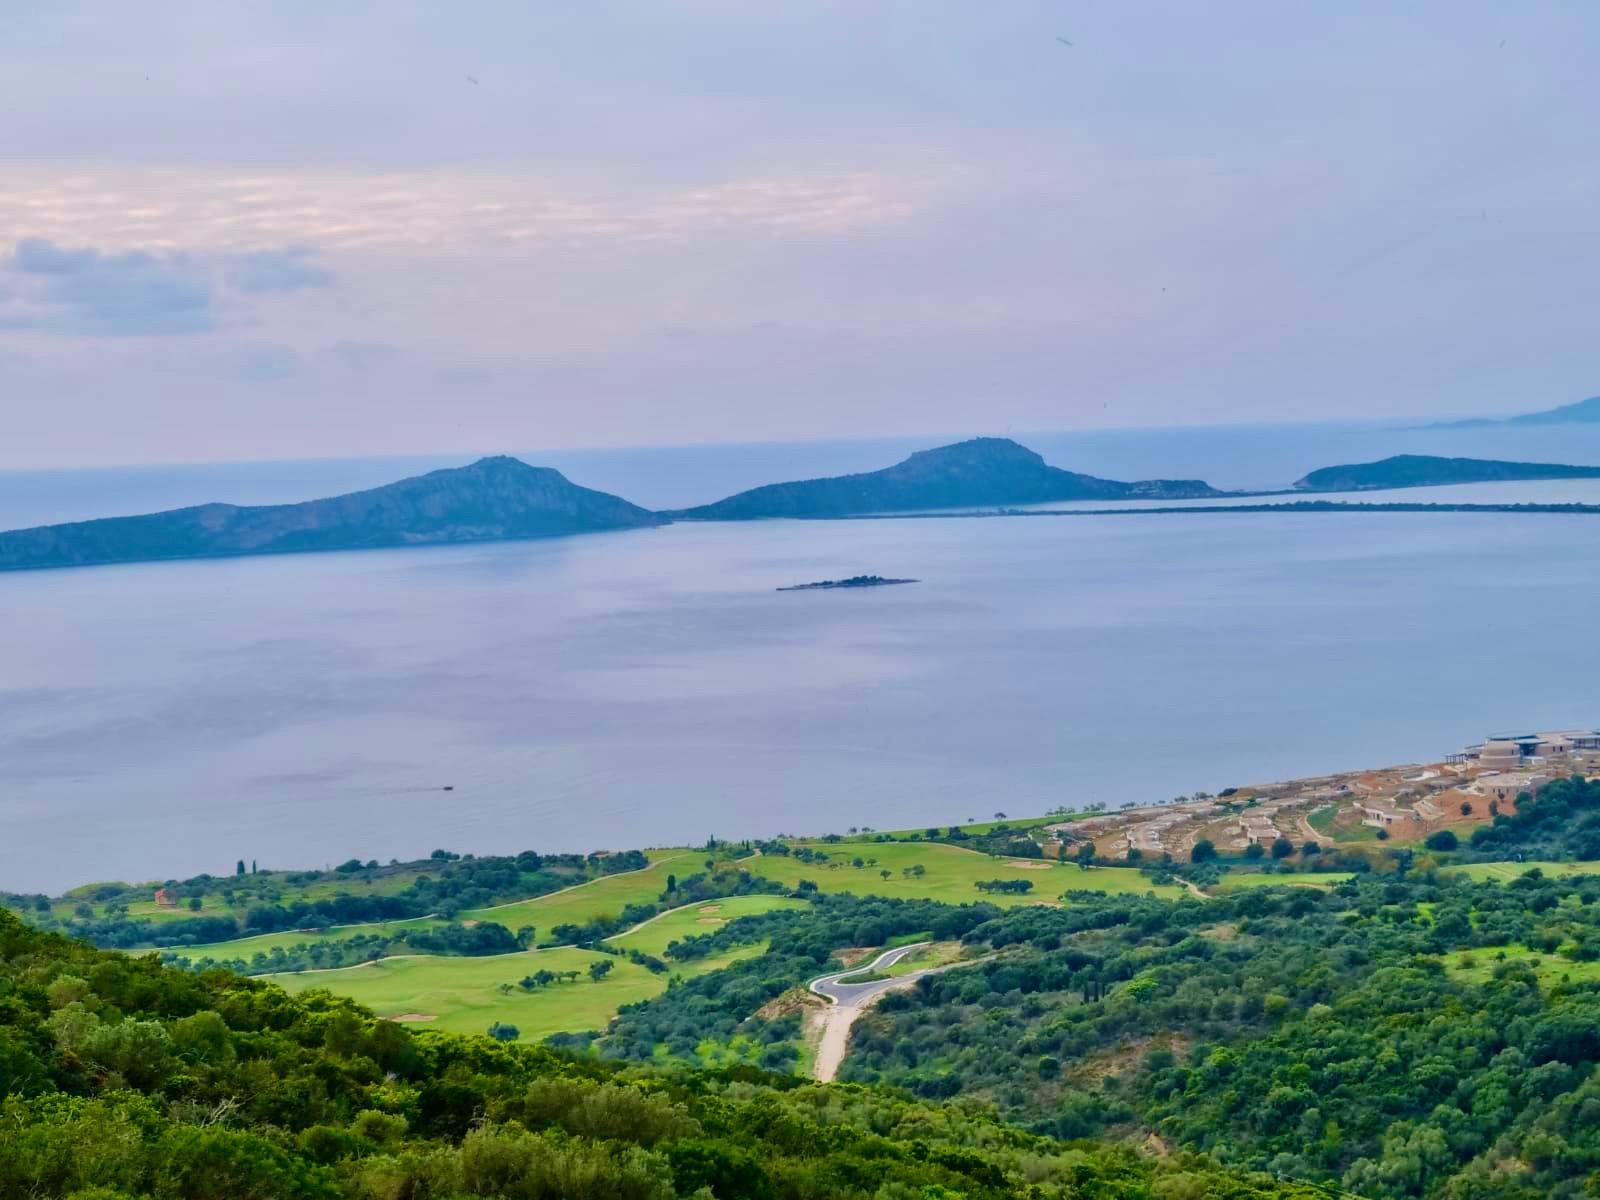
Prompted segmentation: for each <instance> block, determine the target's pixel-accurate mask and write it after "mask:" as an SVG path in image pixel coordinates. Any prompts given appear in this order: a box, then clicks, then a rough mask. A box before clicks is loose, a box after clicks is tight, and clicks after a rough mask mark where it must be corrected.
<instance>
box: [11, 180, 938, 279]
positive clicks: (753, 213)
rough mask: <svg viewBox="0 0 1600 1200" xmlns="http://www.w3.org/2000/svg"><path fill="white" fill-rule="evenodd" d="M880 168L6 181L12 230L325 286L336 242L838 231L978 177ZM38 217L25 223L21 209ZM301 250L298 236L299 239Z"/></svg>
mask: <svg viewBox="0 0 1600 1200" xmlns="http://www.w3.org/2000/svg"><path fill="white" fill-rule="evenodd" d="M882 158H883V155H882V153H881V151H880V152H878V153H877V155H876V159H877V161H875V162H874V163H873V164H872V165H871V166H870V167H866V166H862V167H858V168H857V169H850V168H849V167H848V166H845V167H844V168H842V169H841V168H840V167H839V166H837V165H829V166H820V167H816V168H814V169H811V170H806V169H805V168H804V167H797V166H790V167H787V168H786V169H784V170H781V171H778V170H761V169H751V168H745V169H740V170H732V171H730V170H720V171H716V172H712V173H708V174H706V175H703V176H701V177H699V178H697V179H696V178H691V179H689V180H676V179H654V180H653V179H649V178H640V177H638V176H637V174H636V173H634V172H630V171H625V170H620V169H615V170H611V171H600V172H593V171H578V170H574V169H570V168H568V169H562V168H560V167H552V168H548V169H545V170H542V171H535V170H529V171H522V172H517V171H502V172H489V171H481V170H455V171H446V172H430V173H428V174H417V173H383V174H360V173H351V172H343V173H323V172H313V171H306V172H300V173H295V174H263V175H240V174H238V173H235V172H231V171H225V170H221V169H218V168H206V167H188V168H183V169H179V170H155V169H140V168H100V169H96V170H95V171H93V172H89V173H85V174H83V175H79V176H74V177H72V178H70V179H67V180H63V179H62V178H61V173H60V172H59V170H49V171H41V170H39V169H38V168H34V167H28V166H17V167H13V168H11V169H8V171H7V172H6V175H5V177H4V178H3V179H0V238H8V237H16V236H20V235H22V234H40V235H43V236H46V237H49V238H51V239H52V240H53V241H55V242H57V243H60V244H72V243H93V244H97V245H102V246H115V247H118V248H125V247H136V246H147V247H148V246H176V245H183V246H187V247H190V248H194V249H198V250H204V251H207V252H211V253H218V254H227V255H233V256H237V257H236V258H235V259H234V260H233V266H234V279H233V280H231V281H230V282H231V283H232V285H233V286H235V287H237V288H238V289H239V290H242V291H243V290H249V291H281V290H285V289H286V288H298V287H325V286H327V285H328V284H329V283H331V282H333V277H332V275H331V273H329V272H328V271H327V269H326V268H324V267H322V266H320V265H319V264H317V263H316V262H314V261H312V260H313V254H314V252H313V251H312V250H311V249H310V247H311V246H313V245H314V246H316V247H318V248H320V249H324V250H328V251H333V252H340V251H361V252H372V251H378V252H395V251H400V252H404V253H407V254H457V253H461V252H463V251H466V252H476V251H482V250H484V249H486V248H488V249H490V250H492V251H494V252H496V253H503V252H505V251H506V250H507V249H537V248H539V247H544V246H573V245H579V246H596V245H610V246H637V245H640V244H645V243H661V242H685V241H693V240H695V239H698V238H702V237H716V238H725V237H728V236H730V235H745V236H754V237H766V238H777V237H783V238H822V239H827V238H833V237H838V236H842V235H846V234H850V233H854V232H857V231H863V230H871V229H876V228H883V227H887V226H893V225H895V224H897V223H899V222H902V221H904V220H906V219H907V218H909V217H912V216H915V215H916V214H918V213H923V212H927V211H929V210H935V209H937V208H939V207H940V205H941V204H942V203H943V202H944V201H945V200H946V199H947V198H948V197H949V196H950V195H951V194H952V193H961V192H962V191H963V190H964V189H965V188H967V187H969V186H970V180H969V179H968V178H967V173H966V172H965V171H963V170H962V169H961V168H959V167H957V166H955V165H953V164H952V163H950V162H949V161H947V160H946V159H944V158H941V157H939V156H934V157H933V158H931V159H929V158H926V157H924V156H922V155H919V154H917V153H914V152H909V151H908V152H906V153H904V154H902V155H900V156H899V157H897V158H896V159H895V161H893V162H892V163H888V164H885V163H883V162H882ZM21 220H25V221H26V225H24V226H21V227H18V226H17V225H16V224H14V223H13V222H16V221H21ZM286 246H287V247H289V248H288V249H285V248H284V247H286Z"/></svg>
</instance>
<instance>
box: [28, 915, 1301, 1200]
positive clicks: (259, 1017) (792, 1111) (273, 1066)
mask: <svg viewBox="0 0 1600 1200" xmlns="http://www.w3.org/2000/svg"><path fill="white" fill-rule="evenodd" d="M0 1098H3V1099H0V1198H3V1200H13V1198H16V1200H21V1198H23V1197H27V1198H30V1200H36V1198H46V1197H73V1198H75V1200H131V1198H138V1197H153V1198H160V1200H298V1198H302V1197H304V1198H308V1200H309V1198H316V1200H323V1198H327V1200H332V1198H335V1197H352V1198H361V1200H451V1198H463V1200H465V1198H471V1197H505V1198H508V1200H510V1198H518V1200H522V1198H527V1200H534V1198H542V1197H550V1198H554V1197H571V1198H575V1200H588V1198H592V1200H613V1198H620V1200H671V1198H672V1197H691V1196H692V1197H696V1198H698V1200H711V1198H713V1197H715V1198H718V1200H735V1198H745V1197H748V1198H752V1200H756V1198H762V1200H765V1198H772V1200H779V1198H787V1197H793V1198H796V1200H799V1198H802V1197H806V1198H810V1197H815V1198H817V1200H821V1198H823V1197H842V1198H850V1197H874V1198H877V1200H914V1198H915V1200H940V1198H944V1200H956V1198H959V1197H971V1198H973V1200H978V1198H989V1197H993V1198H1000V1197H1038V1198H1040V1200H1045V1198H1050V1197H1062V1198H1068V1197H1083V1198H1088V1197H1119V1198H1127V1200H1139V1198H1143V1197H1151V1198H1156V1197H1160V1198H1164V1200H1176V1198H1181V1197H1216V1198H1219V1200H1222V1198H1226V1200H1253V1198H1261V1200H1266V1198H1282V1200H1311V1198H1312V1197H1318V1196H1321V1195H1323V1193H1322V1192H1321V1191H1318V1190H1314V1189H1311V1188H1307V1187H1303V1186H1300V1185H1296V1184H1283V1183H1278V1182H1275V1181H1273V1180H1270V1179H1268V1178H1265V1177H1262V1176H1247V1175H1244V1174H1242V1173H1239V1172H1236V1171H1229V1170H1225V1169H1221V1168H1218V1167H1216V1166H1214V1165H1212V1164H1210V1163H1208V1162H1207V1161H1205V1160H1202V1159H1199V1158H1194V1157H1191V1156H1169V1157H1166V1158H1162V1159H1157V1158H1154V1157H1151V1156H1148V1155H1142V1154H1140V1153H1137V1152H1135V1151H1133V1150H1130V1149H1127V1148H1122V1147H1117V1146H1112V1145H1097V1144H1075V1145H1064V1144H1062V1143H1059V1142H1056V1141H1053V1140H1050V1139H1048V1138H1045V1137H1042V1136H1040V1135H1037V1134H1029V1133H1026V1132H1023V1131H1019V1130H1016V1129H1014V1128H1010V1127H1008V1126H1006V1125H1003V1124H1001V1123H1000V1122H999V1121H998V1120H996V1119H995V1118H994V1117H993V1116H992V1115H990V1114H989V1113H988V1112H987V1111H986V1110H985V1109H984V1108H983V1107H981V1106H969V1105H953V1104H936V1103H930V1102H927V1101H921V1100H917V1099H914V1098H911V1097H907V1096H905V1095H903V1094H896V1093H889V1092H885V1091H881V1090H873V1089H857V1088H838V1087H818V1086H810V1085H802V1084H801V1083H800V1082H799V1081H798V1080H795V1079H793V1078H786V1077H776V1076H766V1075H763V1074H762V1073H760V1072H757V1071H754V1070H752V1069H748V1068H744V1069H737V1070H733V1071H722V1072H705V1071H689V1070H682V1069H665V1070H663V1069H647V1068H631V1069H624V1068H621V1067H620V1066H618V1065H617V1064H609V1063H605V1062H602V1061H599V1060H596V1059H589V1060H579V1059H575V1058H571V1057H566V1056H563V1055H562V1054H560V1053H557V1052H554V1051H551V1050H548V1049H543V1048H535V1047H527V1046H514V1045H503V1044H500V1043H497V1042H495V1041H493V1040H491V1039H490V1038H487V1037H458V1036H451V1035H443V1034H428V1033H423V1034H420V1035H413V1034H411V1033H409V1032H408V1031H406V1030H405V1029H403V1028H402V1027H400V1026H399V1025H396V1024H393V1023H390V1022H383V1021H375V1020H374V1019H373V1018H372V1017H371V1015H370V1014H368V1013H366V1012H364V1011H363V1010H361V1009H359V1008H358V1007H356V1006H355V1005H353V1004H351V1003H349V1002H348V1001H341V1000H336V999H333V998H332V997H329V996H327V995H325V994H312V995H309V996H305V997H302V998H291V997H289V996H287V995H286V994H284V993H283V992H282V991H280V990H279V989H277V988H275V987H273V986H271V985H269V984H264V983H261V982H259V981H256V980H250V979H246V978H243V977H240V976H236V975H232V974H228V973H225V972H220V971H218V972H209V973H206V974H203V975H195V974H191V973H187V972H183V971H180V970H176V969H173V968H170V967H164V966H161V965H160V964H159V963H158V962H157V961H156V960H155V959H154V958H153V957H145V958H139V959H134V958H129V957H126V956H123V955H120V954H116V953H110V952H104V951H99V950H95V949H93V948H90V947H88V946H86V945H84V944H82V943H78V942H71V941H68V940H66V939H64V938H61V937H59V936H56V935H52V934H47V933H41V932H39V931H36V930H32V929H29V928H27V927H25V926H24V925H23V924H22V923H21V922H19V921H18V920H16V919H15V918H14V917H12V916H11V915H10V914H8V913H3V912H0Z"/></svg>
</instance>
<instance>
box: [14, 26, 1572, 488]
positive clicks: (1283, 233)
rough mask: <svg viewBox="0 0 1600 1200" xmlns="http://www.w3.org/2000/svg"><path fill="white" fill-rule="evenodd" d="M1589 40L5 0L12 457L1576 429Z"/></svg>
mask: <svg viewBox="0 0 1600 1200" xmlns="http://www.w3.org/2000/svg"><path fill="white" fill-rule="evenodd" d="M1061 39H1065V40H1066V42H1070V43H1071V44H1070V45H1068V44H1066V42H1063V41H1062V40H1061ZM1597 58H1600V6H1596V5H1594V4H1593V3H1592V2H1591V0H1565V2H1552V0H1524V2H1522V3H1518V4H1516V5H1508V4H1505V3H1503V0H1494V2H1487V0H1414V2H1413V3H1408V4H1404V5H1396V4H1393V3H1391V2H1390V0H1343V2H1341V3H1339V4H1337V5H1334V4H1327V3H1325V2H1323V0H1230V2H1229V3H1228V4H1224V5H1212V4H1197V3H1194V2H1193V0H1164V2H1155V0H1129V2H1128V3H1123V4H1115V5H1110V4H1098V5H1081V4H1069V3H1031V2H1028V0H992V2H989V3H983V4H975V3H971V2H970V0H788V2H786V3H762V4H757V3H748V2H746V0H637V2H629V0H586V2H585V3H583V4H576V5H556V4H542V5H530V4H526V3H520V2H518V3H498V2H489V0H481V2H480V0H460V2H459V3H453V4H448V5H444V4H437V3H432V2H411V0H382V2H381V3H379V2H368V3H363V2H361V0H345V2H341V3H339V4H336V5H330V4H326V3H322V2H320V0H303V2H302V0H278V2H276V3H274V4H271V5H231V4H215V3H212V2H210V0H192V2H189V0H185V2H175V0H174V2H167V0H143V2H142V3H140V4H136V5H135V4H121V3H115V2H114V0H101V2H99V3H75V2H73V0H7V3H6V4H4V5H0V80H3V83H0V89H3V93H4V103H0V420H3V424H0V428H3V429H4V431H5V436H4V438H3V439H0V467H48V466H69V465H70V466H84V465H105V464H119V463H162V462H202V461H230V460H243V459H264V458H280V457H304V456H344V455H379V454H404V453H420V452H429V453H431V452H444V451H455V450H462V451H469V450H470V451H473V452H478V451H485V450H492V449H495V448H504V447H524V446H543V447H551V448H555V447H574V446H608V445H623V446H649V445H666V444H682V443H697V442H753V441H783V440H791V439H813V438H844V437H866V436H904V435H910V434H918V435H920V434H927V435H929V436H932V435H951V436H961V435H971V434H983V433H997V432H1003V431H1004V430H1006V429H1012V428H1015V429H1023V430H1068V429H1087V428H1103V427H1142V426H1157V427H1164V426H1173V425H1189V424H1208V423H1240V422H1278V421H1309V420H1329V419H1368V418H1387V417H1407V418H1410V417H1428V416H1455V415H1473V414H1491V413H1509V412H1516V411H1523V410H1527V409H1534V408H1545V407H1550V406H1553V405H1556V404H1562V403H1569V402H1571V401H1574V400H1577V399H1581V398H1583V397H1585V396H1589V395H1592V394H1595V393H1597V392H1600V340H1597V339H1596V338H1595V334H1594V314H1595V313H1596V312H1597V311H1600V270H1597V269H1596V268H1597V265H1600V219H1597V217H1596V214H1597V213H1600V123H1597V122H1596V121H1594V119H1593V112H1594V105H1593V83H1592V71H1593V63H1594V62H1595V61H1596V59H1597Z"/></svg>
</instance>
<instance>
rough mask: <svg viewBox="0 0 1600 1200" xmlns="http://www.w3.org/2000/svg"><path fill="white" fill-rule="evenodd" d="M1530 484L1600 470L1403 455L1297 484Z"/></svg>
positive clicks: (1348, 487)
mask: <svg viewBox="0 0 1600 1200" xmlns="http://www.w3.org/2000/svg"><path fill="white" fill-rule="evenodd" d="M1529 479H1600V467H1572V466H1564V465H1562V464H1559V463H1525V462H1501V461H1499V460H1496V459H1492V458H1438V457H1435V456H1433V455H1427V454H1398V455H1395V456H1394V457H1393V458H1385V459H1382V460H1380V461H1378V462H1370V463H1352V464H1347V465H1345V466H1338V467H1323V468H1321V469H1320V470H1317V471H1312V472H1311V474H1309V475H1307V476H1306V477H1305V478H1304V479H1301V480H1300V481H1299V482H1297V483H1296V484H1295V485H1294V486H1295V490H1296V491H1301V492H1364V491H1379V490H1383V489H1388V488H1412V487H1436V486H1441V485H1445V484H1453V483H1504V482H1510V481H1515V480H1529Z"/></svg>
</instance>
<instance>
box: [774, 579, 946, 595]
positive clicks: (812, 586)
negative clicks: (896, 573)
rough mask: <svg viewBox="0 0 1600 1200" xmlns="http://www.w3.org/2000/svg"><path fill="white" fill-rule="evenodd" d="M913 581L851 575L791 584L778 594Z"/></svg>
mask: <svg viewBox="0 0 1600 1200" xmlns="http://www.w3.org/2000/svg"><path fill="white" fill-rule="evenodd" d="M916 582H918V581H917V580H915V579H885V578H884V577H883V576H882V575H852V576H850V578H849V579H824V580H822V581H821V582H820V583H793V584H790V585H789V586H788V587H781V588H779V589H778V591H780V592H815V591H819V590H823V589H826V588H869V587H889V586H891V585H892V584H896V583H916Z"/></svg>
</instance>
